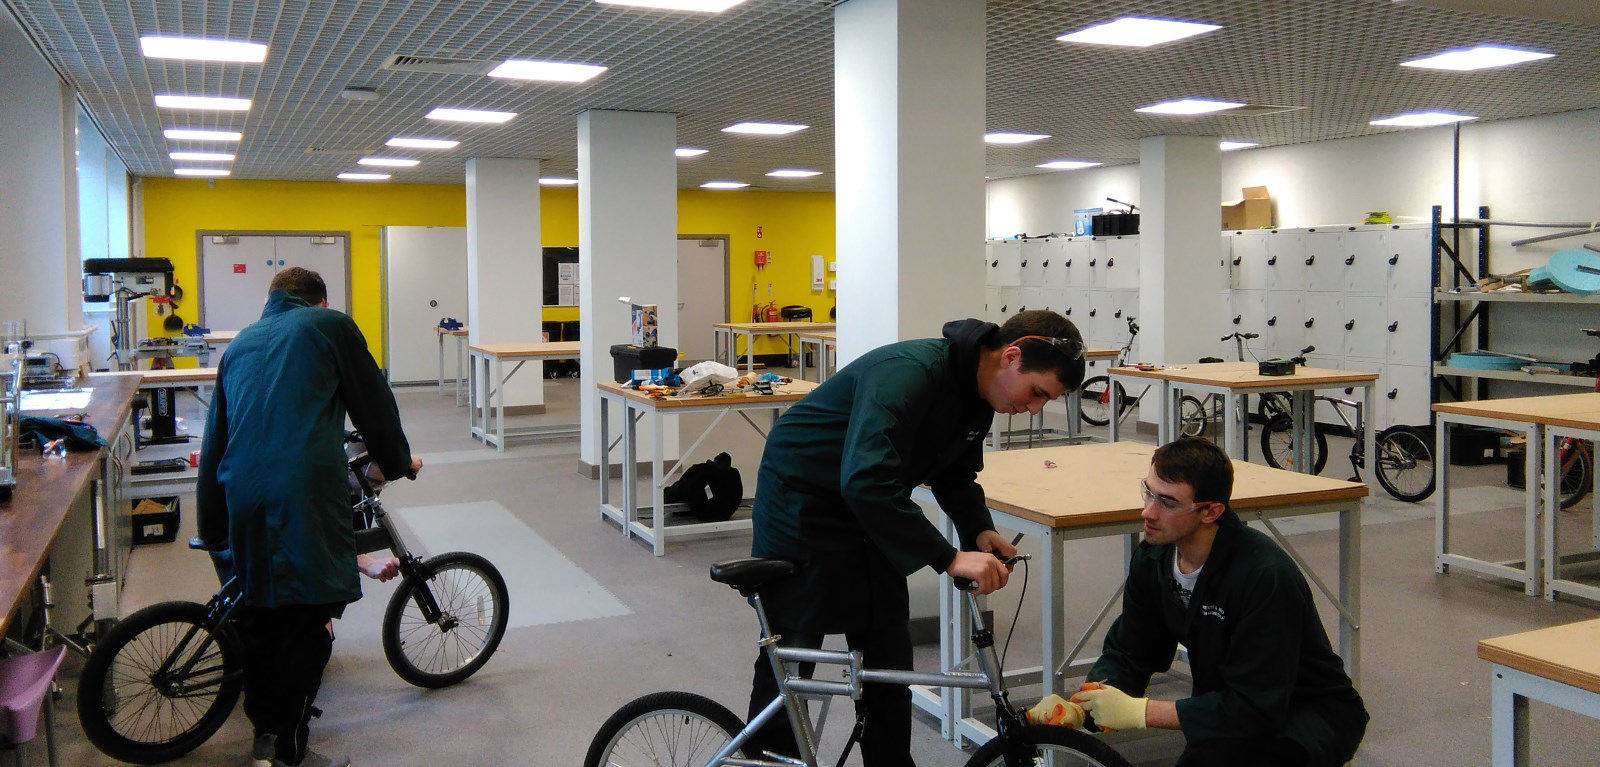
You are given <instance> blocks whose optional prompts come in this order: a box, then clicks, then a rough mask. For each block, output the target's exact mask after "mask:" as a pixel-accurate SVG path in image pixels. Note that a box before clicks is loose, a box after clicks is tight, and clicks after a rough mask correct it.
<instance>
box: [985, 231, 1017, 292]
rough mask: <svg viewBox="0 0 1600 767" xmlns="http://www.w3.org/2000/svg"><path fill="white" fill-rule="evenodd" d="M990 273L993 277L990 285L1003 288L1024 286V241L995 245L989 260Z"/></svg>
mask: <svg viewBox="0 0 1600 767" xmlns="http://www.w3.org/2000/svg"><path fill="white" fill-rule="evenodd" d="M989 272H990V274H991V276H992V278H991V279H990V280H988V283H989V284H990V285H1000V286H1003V287H1020V286H1021V285H1022V241H1021V240H1002V241H1000V242H996V243H995V244H994V252H993V253H992V254H991V257H990V260H989Z"/></svg>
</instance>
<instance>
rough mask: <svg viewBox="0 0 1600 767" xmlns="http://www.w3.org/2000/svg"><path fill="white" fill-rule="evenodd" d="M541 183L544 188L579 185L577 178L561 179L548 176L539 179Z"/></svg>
mask: <svg viewBox="0 0 1600 767" xmlns="http://www.w3.org/2000/svg"><path fill="white" fill-rule="evenodd" d="M539 183H540V184H542V185H544V186H576V185H577V183H578V180H577V179H575V178H561V177H559V176H546V177H544V178H541V179H539Z"/></svg>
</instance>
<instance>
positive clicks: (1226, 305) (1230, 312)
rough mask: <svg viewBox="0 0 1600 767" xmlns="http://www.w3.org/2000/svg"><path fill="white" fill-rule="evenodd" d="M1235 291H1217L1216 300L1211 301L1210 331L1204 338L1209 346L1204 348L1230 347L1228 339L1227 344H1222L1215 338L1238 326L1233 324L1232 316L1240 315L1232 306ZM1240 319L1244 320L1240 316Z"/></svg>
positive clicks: (1222, 349) (1223, 348)
mask: <svg viewBox="0 0 1600 767" xmlns="http://www.w3.org/2000/svg"><path fill="white" fill-rule="evenodd" d="M1236 292H1237V291H1232V290H1228V291H1223V292H1221V293H1218V294H1217V300H1216V301H1215V302H1214V303H1212V307H1213V309H1212V318H1213V319H1212V323H1211V332H1210V333H1208V334H1207V336H1208V337H1207V339H1206V342H1207V343H1208V344H1210V346H1207V347H1206V348H1215V349H1218V350H1220V351H1225V350H1226V348H1231V347H1232V345H1233V342H1232V341H1229V342H1228V343H1227V344H1222V343H1220V342H1217V341H1216V339H1218V338H1221V337H1223V336H1225V335H1227V334H1229V333H1232V332H1233V331H1234V329H1236V328H1238V327H1239V326H1238V325H1235V324H1233V318H1234V317H1239V316H1240V315H1239V313H1238V312H1236V311H1235V310H1234V307H1233V296H1234V293H1236ZM1240 321H1241V322H1243V321H1244V320H1243V318H1242V317H1241V319H1240ZM1225 347H1226V348H1225ZM1212 356H1218V357H1220V356H1222V355H1221V354H1213V355H1212Z"/></svg>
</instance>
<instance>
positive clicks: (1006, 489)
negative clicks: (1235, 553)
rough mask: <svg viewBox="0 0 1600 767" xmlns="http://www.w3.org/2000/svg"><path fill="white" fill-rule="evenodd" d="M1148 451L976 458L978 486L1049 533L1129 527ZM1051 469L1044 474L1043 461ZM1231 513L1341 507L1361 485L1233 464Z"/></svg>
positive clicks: (1113, 447)
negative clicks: (1302, 506)
mask: <svg viewBox="0 0 1600 767" xmlns="http://www.w3.org/2000/svg"><path fill="white" fill-rule="evenodd" d="M1153 453H1155V446H1154V445H1147V444H1144V443H1142V442H1102V443H1096V444H1090V445H1067V446H1062V447H1042V448H1034V449H1031V450H1003V451H1000V452H994V453H984V454H983V471H982V472H981V473H979V474H978V484H980V485H982V486H983V492H984V495H985V497H987V499H988V503H989V507H990V508H992V509H995V510H997V511H1003V512H1006V513H1008V514H1013V515H1016V516H1018V517H1022V518H1024V519H1028V520H1031V521H1034V522H1038V523H1040V524H1044V525H1048V526H1050V527H1054V528H1069V527H1086V526H1090V525H1098V524H1106V523H1116V522H1136V521H1138V519H1139V512H1140V511H1141V510H1143V508H1144V500H1143V499H1142V498H1141V497H1140V493H1139V481H1140V480H1142V479H1144V477H1145V475H1146V474H1147V473H1148V472H1149V470H1150V456H1151V455H1152V454H1153ZM1046 460H1050V461H1053V462H1055V464H1056V467H1055V468H1053V469H1052V468H1046V466H1045V461H1046ZM1233 472H1234V474H1233V500H1232V502H1231V503H1230V504H1229V505H1230V506H1232V508H1233V509H1234V510H1235V511H1245V510H1248V509H1252V508H1263V507H1268V506H1283V505H1289V504H1297V503H1321V502H1328V501H1347V500H1353V499H1359V498H1363V497H1365V496H1366V495H1367V487H1366V485H1362V484H1359V483H1356V482H1345V481H1342V480H1337V479H1329V478H1327V477H1319V476H1315V475H1311V474H1299V473H1296V472H1292V471H1284V470H1282V469H1273V468H1270V467H1267V466H1259V465H1257V464H1253V463H1245V462H1243V461H1234V462H1233Z"/></svg>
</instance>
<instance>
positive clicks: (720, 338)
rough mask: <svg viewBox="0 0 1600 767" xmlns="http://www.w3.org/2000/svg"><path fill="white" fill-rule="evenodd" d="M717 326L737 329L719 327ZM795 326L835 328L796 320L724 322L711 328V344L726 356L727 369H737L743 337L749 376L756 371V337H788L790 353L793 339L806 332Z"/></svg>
mask: <svg viewBox="0 0 1600 767" xmlns="http://www.w3.org/2000/svg"><path fill="white" fill-rule="evenodd" d="M719 325H722V326H738V327H719ZM760 325H781V326H785V327H784V329H782V330H778V329H775V328H765V329H763V328H761V327H759V326H760ZM796 325H811V326H813V327H812V328H809V329H811V330H833V329H835V328H837V326H836V325H834V324H833V323H831V322H800V321H798V320H786V321H783V322H769V323H763V322H749V323H744V322H724V323H718V325H712V326H711V344H712V348H713V349H715V350H720V351H721V353H723V354H725V355H726V356H725V359H727V360H728V366H729V367H734V368H737V367H738V366H739V336H741V335H742V336H744V372H745V374H746V375H749V374H750V373H754V372H755V370H756V336H790V337H791V339H790V341H789V342H788V343H789V348H790V350H791V351H792V350H793V349H794V341H793V337H794V336H797V335H799V334H801V333H804V332H805V331H806V329H805V328H798V327H795V326H796ZM719 359H721V358H719Z"/></svg>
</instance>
